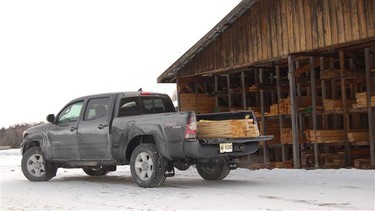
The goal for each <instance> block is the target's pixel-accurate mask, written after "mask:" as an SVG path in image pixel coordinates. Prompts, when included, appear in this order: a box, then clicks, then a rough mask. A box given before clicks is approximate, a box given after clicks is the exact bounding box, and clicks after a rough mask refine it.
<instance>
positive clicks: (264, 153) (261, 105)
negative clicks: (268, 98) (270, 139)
mask: <svg viewBox="0 0 375 211" xmlns="http://www.w3.org/2000/svg"><path fill="white" fill-rule="evenodd" d="M259 82H260V83H261V84H263V69H259ZM264 106H265V105H264V90H263V86H261V89H260V112H261V114H262V116H261V121H262V128H263V135H264V134H266V122H265V118H264ZM263 160H264V163H265V164H266V163H267V162H268V146H267V142H266V141H264V142H263Z"/></svg>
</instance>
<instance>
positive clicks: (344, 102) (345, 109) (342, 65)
mask: <svg viewBox="0 0 375 211" xmlns="http://www.w3.org/2000/svg"><path fill="white" fill-rule="evenodd" d="M339 58H340V78H341V80H340V82H341V100H342V107H343V119H344V131H345V134H348V132H349V113H348V104H347V99H346V84H345V78H344V75H345V54H344V51H343V50H340V51H339ZM344 142H345V154H346V165H349V163H350V146H349V140H348V136H347V135H345V137H344Z"/></svg>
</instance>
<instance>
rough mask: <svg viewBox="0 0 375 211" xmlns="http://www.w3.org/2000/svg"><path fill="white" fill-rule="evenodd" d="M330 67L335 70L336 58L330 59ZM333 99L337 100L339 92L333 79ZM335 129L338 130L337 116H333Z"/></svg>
mask: <svg viewBox="0 0 375 211" xmlns="http://www.w3.org/2000/svg"><path fill="white" fill-rule="evenodd" d="M330 67H331V70H334V69H335V60H334V58H330ZM331 98H332V99H333V100H334V99H336V98H337V91H336V78H333V79H331ZM333 128H334V129H337V128H338V118H337V114H334V115H333Z"/></svg>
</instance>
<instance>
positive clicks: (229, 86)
mask: <svg viewBox="0 0 375 211" xmlns="http://www.w3.org/2000/svg"><path fill="white" fill-rule="evenodd" d="M227 86H228V87H227V90H228V107H229V109H231V108H232V93H231V91H230V89H231V84H230V74H228V75H227Z"/></svg>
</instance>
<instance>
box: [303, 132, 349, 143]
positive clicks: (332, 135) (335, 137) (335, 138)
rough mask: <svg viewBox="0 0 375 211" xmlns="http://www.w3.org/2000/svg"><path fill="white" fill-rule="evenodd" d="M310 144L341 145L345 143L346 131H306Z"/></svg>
mask: <svg viewBox="0 0 375 211" xmlns="http://www.w3.org/2000/svg"><path fill="white" fill-rule="evenodd" d="M304 134H305V136H306V139H307V141H308V142H316V143H340V142H343V141H344V138H345V131H344V130H316V136H315V133H314V130H305V132H304Z"/></svg>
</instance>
